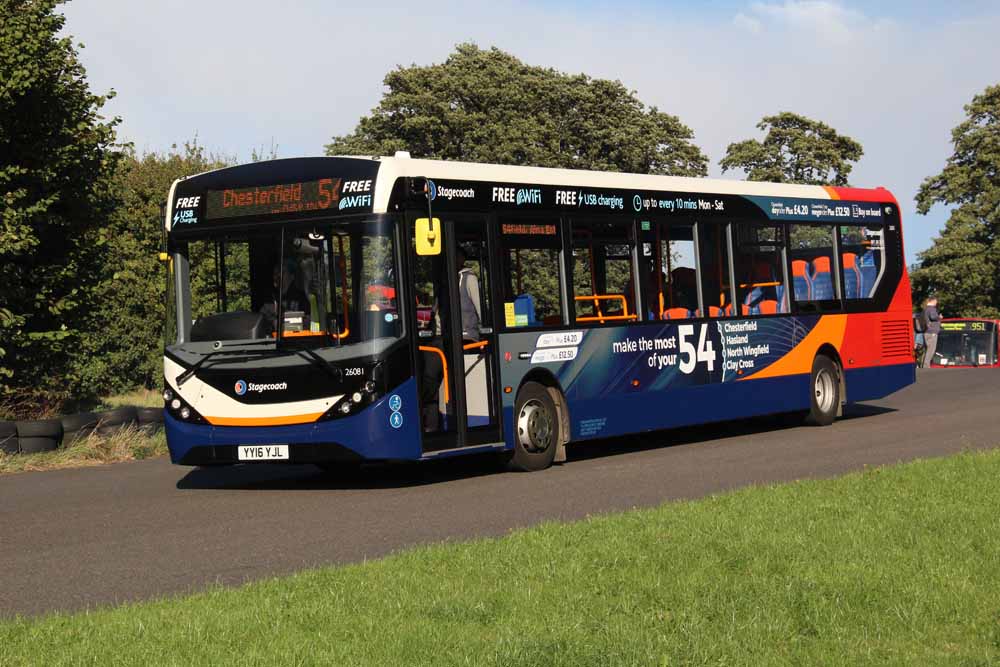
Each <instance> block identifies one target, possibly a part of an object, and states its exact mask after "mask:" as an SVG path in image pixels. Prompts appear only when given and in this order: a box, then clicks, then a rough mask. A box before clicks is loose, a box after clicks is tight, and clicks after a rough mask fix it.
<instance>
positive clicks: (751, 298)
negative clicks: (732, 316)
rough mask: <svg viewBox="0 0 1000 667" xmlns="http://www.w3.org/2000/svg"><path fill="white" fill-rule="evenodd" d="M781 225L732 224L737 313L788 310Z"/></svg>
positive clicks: (753, 313)
mask: <svg viewBox="0 0 1000 667" xmlns="http://www.w3.org/2000/svg"><path fill="white" fill-rule="evenodd" d="M782 232H783V227H781V226H778V225H761V224H755V223H750V222H739V223H734V224H733V267H734V270H735V271H736V303H737V304H738V307H739V310H740V314H741V315H743V316H744V317H747V316H750V315H773V314H776V313H787V312H788V310H789V309H788V305H789V304H788V299H787V295H786V294H785V261H784V247H785V239H784V234H783V233H782Z"/></svg>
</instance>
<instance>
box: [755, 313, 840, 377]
mask: <svg viewBox="0 0 1000 667" xmlns="http://www.w3.org/2000/svg"><path fill="white" fill-rule="evenodd" d="M846 330H847V315H824V316H823V317H821V318H820V320H819V322H817V323H816V326H815V327H813V329H812V331H810V332H809V333H807V334H806V337H805V338H803V339H802V340H800V341H799V344H798V345H796V346H795V347H793V348H792V349H791V350H790V351H789V352H788V354H786V355H785V356H783V357H782V358H781V359H778V360H777V361H775V362H774V363H773V364H771V365H770V366H768V367H767V368H765V369H763V370H760V371H757V372H756V373H754V374H753V375H750V376H747V377H745V378H741V380H756V379H758V378H770V377H778V376H780V375H800V374H802V373H811V372H812V364H813V359H814V358H815V357H816V351H817V350H818V349H819V348H820V346H821V345H823V344H824V343H829V344H830V345H833V346H834V347H835V348H836V349H837V351H838V352H839V351H840V346H841V343H843V342H844V332H845V331H846Z"/></svg>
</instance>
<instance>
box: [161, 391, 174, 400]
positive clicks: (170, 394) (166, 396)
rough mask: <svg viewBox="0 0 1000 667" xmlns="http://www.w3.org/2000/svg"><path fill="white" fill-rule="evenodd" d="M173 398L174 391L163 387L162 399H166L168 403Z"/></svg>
mask: <svg viewBox="0 0 1000 667" xmlns="http://www.w3.org/2000/svg"><path fill="white" fill-rule="evenodd" d="M173 398H174V392H172V391H170V390H169V389H164V390H163V400H164V401H166V402H167V403H169V402H170V401H171V400H173Z"/></svg>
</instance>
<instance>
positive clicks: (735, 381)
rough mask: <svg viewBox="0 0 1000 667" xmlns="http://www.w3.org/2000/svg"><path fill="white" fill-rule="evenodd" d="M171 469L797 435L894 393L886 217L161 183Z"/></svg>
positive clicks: (327, 175) (878, 201)
mask: <svg viewBox="0 0 1000 667" xmlns="http://www.w3.org/2000/svg"><path fill="white" fill-rule="evenodd" d="M165 225H166V238H167V245H168V248H167V250H168V254H169V261H168V266H169V279H168V298H167V301H168V304H169V307H170V310H171V312H170V315H169V317H168V323H167V326H168V331H167V340H168V341H169V343H168V344H167V346H166V349H165V352H164V374H165V378H164V392H163V397H164V401H165V406H166V433H167V442H168V445H169V448H170V454H171V458H172V460H173V461H174V462H175V463H178V464H182V465H229V464H237V463H250V462H261V461H267V462H275V461H284V462H290V463H315V464H318V465H320V466H323V467H333V468H336V467H338V466H348V465H350V464H356V463H358V462H362V461H387V460H418V459H430V458H436V457H441V456H449V455H457V454H465V453H474V452H488V451H495V452H497V453H498V454H501V456H502V458H503V459H505V460H507V461H508V462H509V463H510V465H511V466H512V467H514V468H518V469H522V470H537V469H542V468H545V467H547V466H549V465H550V464H551V463H552V462H553V461H558V460H561V459H562V457H563V456H564V455H565V445H566V444H567V443H570V442H573V441H580V440H587V439H592V438H603V437H611V436H620V435H624V434H629V433H637V432H643V431H651V430H656V429H664V428H670V427H678V426H685V425H692V424H700V423H708V422H713V421H721V420H730V419H737V418H742V417H749V416H754V415H761V414H769V413H778V412H799V413H801V414H802V415H803V416H804V417H805V418H806V419H808V420H809V421H812V422H813V423H816V424H829V423H830V422H832V421H833V420H834V419H835V417H836V416H837V415H838V414H839V413H840V410H841V408H842V405H843V404H844V403H845V402H849V401H863V400H869V399H875V398H879V397H882V396H885V395H887V394H888V393H890V392H892V391H895V390H897V389H899V388H901V387H904V386H906V385H908V384H910V383H912V382H913V381H914V360H913V356H912V350H913V334H912V330H911V326H910V313H911V303H910V290H909V282H908V279H907V275H906V268H905V266H904V263H903V246H902V229H901V225H900V216H899V208H898V205H897V203H896V201H895V199H894V198H893V196H892V195H891V194H890V193H889V192H888V191H886V190H884V189H882V188H877V189H871V190H864V189H854V188H828V187H819V186H805V185H784V184H769V183H751V182H740V181H727V180H712V179H695V178H679V177H667V176H650V175H636V174H621V173H604V172H588V171H574V170H563V169H542V168H533V167H517V166H499V165H487V164H468V163H457V162H443V161H432V160H417V159H411V158H410V157H409V156H408V155H407V154H405V153H402V154H397V155H396V156H395V157H391V158H370V159H369V158H355V157H322V158H296V159H283V160H272V161H266V162H258V163H254V164H247V165H242V166H236V167H230V168H226V169H220V170H217V171H212V172H208V173H204V174H199V175H196V176H191V177H188V178H184V179H180V180H178V181H176V182H175V183H174V184H173V186H172V188H171V191H170V194H169V199H168V203H167V211H166V220H165Z"/></svg>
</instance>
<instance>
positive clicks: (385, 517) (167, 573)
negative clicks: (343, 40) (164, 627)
mask: <svg viewBox="0 0 1000 667" xmlns="http://www.w3.org/2000/svg"><path fill="white" fill-rule="evenodd" d="M998 394H1000V371H997V370H989V369H983V370H978V369H970V370H958V369H956V370H933V371H922V372H921V373H920V375H919V378H918V383H917V384H916V385H915V386H912V387H909V388H907V389H905V390H904V391H901V392H899V393H897V394H895V395H894V396H892V397H890V398H888V399H885V400H883V401H879V402H875V403H870V404H866V405H859V406H854V407H853V408H850V409H849V412H848V413H847V414H846V415H845V418H844V419H842V420H840V421H838V422H836V423H835V424H834V425H833V426H830V427H826V428H809V427H803V426H793V425H790V423H789V420H788V419H782V418H765V419H756V420H749V421H742V422H732V423H726V424H720V425H715V426H711V427H701V428H695V429H683V430H679V431H670V432H664V433H659V434H656V435H649V436H643V437H641V438H634V437H633V438H625V439H616V440H604V441H600V442H594V443H587V444H581V445H576V446H575V447H573V448H571V449H570V450H569V462H568V463H567V464H565V465H562V466H557V467H554V468H552V469H550V470H547V471H545V472H541V473H532V474H514V473H502V472H497V471H496V468H495V466H494V465H493V464H492V463H491V462H490V461H488V460H482V459H476V460H453V461H441V462H434V463H429V464H413V465H399V466H392V467H376V468H372V469H366V470H364V471H362V472H361V473H360V474H358V475H357V476H355V477H353V478H351V479H348V480H344V481H336V480H331V479H329V478H325V477H324V476H322V475H321V474H319V473H318V472H317V471H316V470H315V469H314V468H312V467H306V466H277V465H259V466H244V467H232V468H222V469H212V468H205V469H189V468H181V467H176V466H172V465H170V463H168V462H167V461H166V460H153V461H143V462H136V463H123V464H117V465H109V466H104V467H99V468H83V469H77V470H61V471H52V472H40V473H25V474H18V475H11V476H5V477H0V617H5V616H6V617H10V616H13V615H16V614H21V615H37V614H42V613H46V612H50V611H68V610H80V609H85V608H93V607H97V606H105V605H112V604H117V603H122V602H125V601H131V600H141V599H148V598H154V597H162V596H165V595H175V594H181V593H185V592H189V591H194V590H198V589H199V588H201V587H204V586H206V585H208V584H212V583H222V584H226V585H232V584H239V583H242V582H245V581H249V580H254V579H259V578H262V577H268V576H273V575H280V574H285V573H290V572H294V571H296V570H299V569H302V568H307V567H312V566H317V565H324V564H330V563H345V562H351V561H359V560H362V559H371V558H377V557H379V556H383V555H385V554H388V553H390V552H392V551H395V550H398V549H401V548H404V547H407V546H410V545H414V544H418V543H427V542H437V541H443V540H463V539H467V538H473V537H477V536H492V535H503V534H505V533H507V532H508V531H510V530H512V529H515V528H519V527H523V526H530V525H532V524H536V523H539V522H541V521H545V520H571V519H579V518H582V517H585V516H587V515H589V514H595V513H604V512H613V511H617V510H624V509H628V508H632V507H641V506H650V505H657V504H659V503H662V502H664V501H666V500H672V499H679V498H694V497H698V496H704V495H707V494H711V493H714V492H718V491H724V490H726V489H732V488H735V487H740V486H746V485H749V484H757V483H764V482H776V481H784V480H792V479H799V478H804V477H830V476H835V475H838V474H841V473H844V472H847V471H850V470H855V469H858V468H861V467H863V466H865V465H874V464H885V463H894V462H898V461H904V460H909V459H914V458H919V457H929V456H939V455H945V454H950V453H953V452H958V451H961V450H963V449H967V448H988V447H996V446H998V445H1000V419H998V412H1000V404H998V401H997V395H998Z"/></svg>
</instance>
